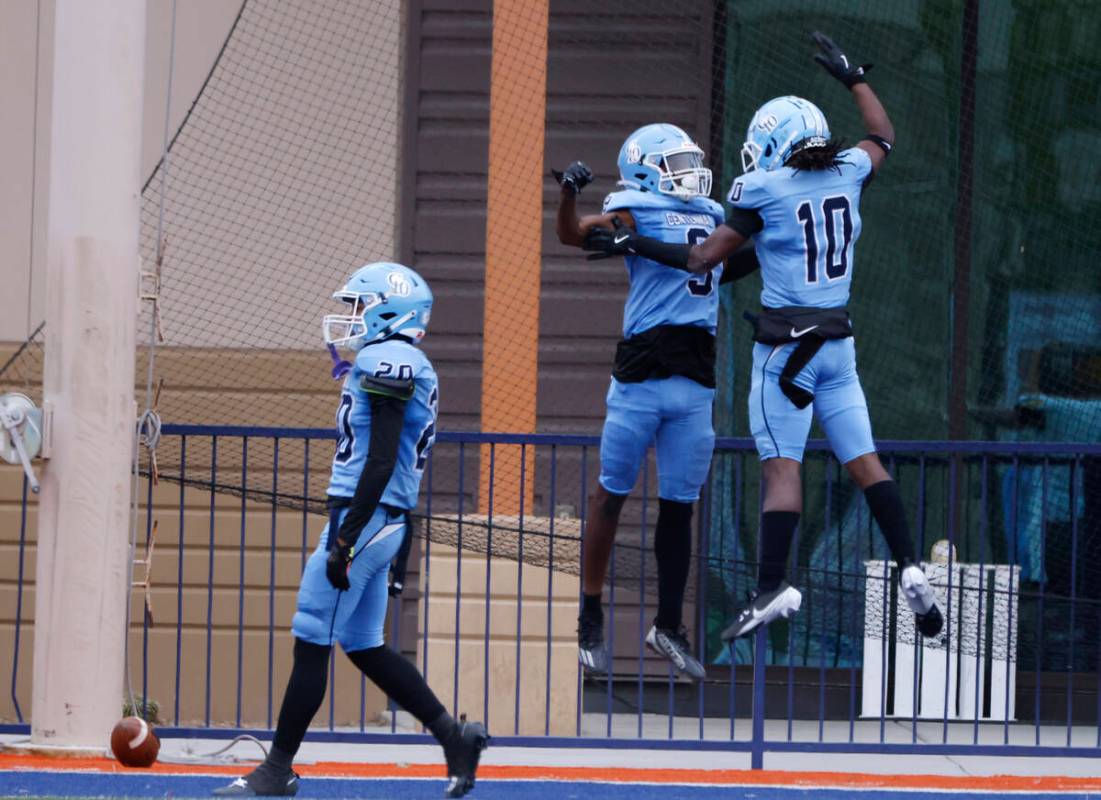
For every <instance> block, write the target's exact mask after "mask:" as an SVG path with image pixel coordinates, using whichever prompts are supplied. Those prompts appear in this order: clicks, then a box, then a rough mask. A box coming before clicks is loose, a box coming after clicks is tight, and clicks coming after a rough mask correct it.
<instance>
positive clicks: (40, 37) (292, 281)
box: [0, 0, 402, 348]
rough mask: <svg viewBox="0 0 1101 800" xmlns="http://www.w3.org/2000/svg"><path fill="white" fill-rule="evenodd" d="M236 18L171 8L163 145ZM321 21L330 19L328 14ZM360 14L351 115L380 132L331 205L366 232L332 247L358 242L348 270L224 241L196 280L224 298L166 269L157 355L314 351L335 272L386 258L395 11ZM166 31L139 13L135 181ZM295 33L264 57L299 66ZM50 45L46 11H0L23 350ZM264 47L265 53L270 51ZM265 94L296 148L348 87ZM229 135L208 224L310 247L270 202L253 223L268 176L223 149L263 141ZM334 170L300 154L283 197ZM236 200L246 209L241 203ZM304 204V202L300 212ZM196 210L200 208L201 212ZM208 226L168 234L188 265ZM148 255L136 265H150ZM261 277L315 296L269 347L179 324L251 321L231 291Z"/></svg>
mask: <svg viewBox="0 0 1101 800" xmlns="http://www.w3.org/2000/svg"><path fill="white" fill-rule="evenodd" d="M255 5H256V8H257V12H258V13H259V12H263V13H264V14H267V15H269V16H270V17H271V18H272V19H278V15H277V14H275V13H273V12H272V11H271V9H272V8H275V7H277V6H276V5H273V3H272V2H271V1H270V0H262V1H261V2H257V3H256V4H255ZM288 5H289V6H291V7H294V11H293V12H288V14H287V16H288V17H293V15H294V14H299V15H301V14H302V13H306V12H308V11H309V7H310V3H309V0H297V2H290V3H288ZM327 5H329V6H331V8H330V10H329V13H330V14H333V13H339V8H340V5H339V3H337V4H335V5H334V4H333V3H328V4H327ZM239 8H240V2H239V0H178V2H177V6H176V38H175V55H174V68H173V75H172V97H171V103H170V119H169V123H168V125H167V129H168V136H169V138H171V136H172V135H173V134H174V133H175V132H176V130H177V128H178V127H179V124H180V122H181V121H182V120H183V119H184V117H185V115H186V114H187V112H188V109H189V108H190V106H191V104H192V102H193V101H194V99H195V97H196V95H197V93H198V92H199V90H200V88H201V86H202V84H203V81H204V80H205V79H206V77H207V75H208V73H209V72H210V68H211V66H212V65H213V64H214V61H215V59H216V58H217V55H218V53H219V51H220V49H221V47H222V45H223V42H224V41H225V38H226V35H227V33H228V32H229V30H230V28H231V26H232V24H233V21H234V19H235V18H236V16H237V12H238V9H239ZM333 8H335V9H337V10H338V11H337V12H333V11H332V9H333ZM371 14H372V15H373V16H374V17H377V25H376V26H375V28H376V29H377V30H378V31H379V35H378V38H377V39H376V40H374V41H371V42H366V43H365V47H364V52H363V53H360V54H358V55H359V57H360V58H359V60H358V61H357V62H356V65H355V69H356V71H357V72H358V73H359V75H360V76H361V77H368V78H369V80H365V81H363V82H362V85H361V86H359V87H358V88H357V91H359V92H360V94H359V95H358V96H357V97H356V101H357V107H358V108H366V109H370V112H371V115H372V116H373V117H374V118H376V119H378V120H383V121H385V124H380V125H379V126H378V127H377V128H374V129H372V130H371V131H370V136H369V144H370V152H371V163H370V164H368V165H366V166H367V167H368V170H367V174H368V175H369V179H368V180H360V179H357V180H355V181H353V182H351V184H350V185H349V186H346V187H338V191H334V192H333V194H334V195H339V196H341V201H340V202H341V203H342V206H341V208H342V209H343V211H344V212H345V214H344V216H345V217H348V218H354V219H357V220H362V221H363V222H364V223H365V225H364V227H365V230H364V231H362V232H361V231H342V232H340V235H346V236H349V237H350V238H354V237H356V236H360V237H361V238H362V247H360V248H352V252H349V254H348V256H347V257H338V258H337V259H336V260H337V261H339V262H340V263H334V264H317V263H310V262H309V261H308V260H305V259H302V260H299V261H285V262H279V263H277V264H273V262H272V259H271V258H270V256H268V254H266V253H260V252H257V251H255V250H251V251H250V250H249V249H248V247H247V246H243V247H237V239H238V237H231V238H230V239H229V240H228V242H226V243H224V244H222V245H221V246H220V247H219V248H218V252H219V254H220V259H221V261H222V262H223V263H222V264H211V263H210V260H209V258H208V257H204V260H203V262H202V264H201V270H202V272H204V273H205V274H206V275H209V276H210V280H211V281H218V280H223V281H225V282H226V284H225V286H218V287H215V288H214V289H213V290H212V289H211V288H210V286H209V285H207V286H203V285H202V283H201V281H198V280H192V277H193V276H192V275H190V274H187V270H188V268H189V265H185V264H179V265H177V267H176V268H177V270H178V272H179V273H180V274H179V275H178V277H177V280H176V281H175V283H173V282H172V281H171V280H168V281H166V286H169V287H171V289H170V292H169V294H168V295H167V296H166V299H165V305H164V308H163V309H162V310H163V314H164V318H165V320H166V326H165V333H166V335H167V336H168V340H169V344H172V345H185V346H186V345H195V344H200V345H203V346H207V347H211V346H214V347H217V346H238V347H240V346H245V347H255V346H265V345H270V346H275V347H310V348H312V347H314V346H316V340H317V328H318V323H317V320H316V319H315V316H317V315H318V314H320V313H321V311H322V309H323V307H324V300H325V298H326V297H327V296H328V294H329V293H330V292H331V291H332V290H333V288H335V287H333V286H331V285H330V284H332V283H334V282H336V281H339V280H340V279H341V278H342V277H343V276H344V275H346V274H347V273H348V272H349V271H350V269H351V268H352V267H354V266H356V264H354V263H343V262H344V261H355V260H357V259H362V260H364V261H365V260H369V259H375V260H378V259H384V258H392V257H394V255H395V253H394V240H395V237H394V230H395V228H396V221H397V205H398V204H397V196H398V189H397V181H398V164H399V163H400V159H399V153H400V143H399V140H400V129H401V126H400V119H401V69H400V64H401V47H402V38H401V29H402V4H401V0H380V1H379V2H377V3H375V4H374V5H373V6H372V9H371ZM360 16H361V17H362V14H360ZM360 24H362V19H360ZM171 29H172V0H149V11H148V34H147V42H146V66H145V112H144V133H143V139H144V143H143V147H142V174H143V176H146V177H147V176H148V175H149V174H150V173H151V171H152V170H153V168H154V167H155V165H156V164H157V161H158V160H159V158H160V156H161V151H162V147H163V144H164V139H165V128H166V126H165V101H166V95H167V89H168V73H169V57H170V53H171ZM294 34H295V31H294V30H293V27H292V26H290V25H288V26H286V27H284V28H283V29H279V28H274V27H273V28H271V29H267V30H265V35H270V36H272V37H274V45H275V47H276V49H278V47H279V46H280V44H281V42H280V39H279V37H283V42H284V43H285V44H286V49H287V52H291V53H295V54H296V55H297V53H298V50H299V49H300V48H301V46H302V43H301V42H299V41H296V40H295V39H294ZM52 43H53V0H0V96H2V97H4V106H5V107H4V112H3V120H4V124H3V125H0V175H3V178H4V179H3V181H2V182H0V275H2V276H3V291H0V342H14V341H20V340H23V339H25V338H26V337H27V335H28V334H29V333H30V332H31V331H32V330H33V329H34V327H35V326H37V325H38V323H39V322H41V320H42V319H43V317H44V309H43V304H44V301H45V297H44V295H45V292H44V287H45V268H44V264H45V260H44V253H45V246H44V245H45V233H46V231H45V221H46V210H47V204H48V197H47V176H48V171H49V148H48V145H49V126H50V113H49V109H50V82H51V75H52V59H53V48H52ZM271 44H272V43H271V42H267V43H266V45H268V46H270V45H271ZM245 55H246V56H247V53H246V54H245ZM258 73H259V74H260V78H258V80H263V79H266V77H265V76H264V75H263V73H264V69H263V68H261V69H260V70H258ZM267 88H269V89H272V90H273V91H275V92H277V94H276V95H275V96H277V97H278V98H279V100H280V101H285V100H287V99H288V96H289V97H290V103H291V107H290V108H289V109H282V110H283V111H285V112H287V113H288V114H292V115H293V114H295V113H296V112H297V113H299V114H300V117H301V121H298V122H296V123H295V124H299V125H301V126H302V129H303V132H302V135H303V137H304V139H306V140H311V139H313V138H315V136H316V135H317V134H316V131H315V130H314V129H312V128H311V127H310V126H311V125H316V126H319V129H322V130H323V129H324V127H325V126H332V125H333V123H332V122H331V121H325V120H323V119H322V118H321V117H320V116H319V115H318V114H317V113H316V111H317V109H318V108H331V109H335V110H339V109H340V108H341V103H345V104H346V103H347V102H348V98H347V97H346V96H343V95H340V94H339V92H340V91H341V90H342V89H343V90H345V91H346V89H347V86H345V87H342V89H341V87H332V91H333V92H334V95H333V97H331V98H330V97H325V96H324V92H325V89H326V88H327V87H326V86H321V87H317V86H314V87H310V90H309V92H308V94H305V95H303V96H301V97H295V96H293V88H294V87H293V86H292V87H290V89H289V90H288V91H284V87H280V86H276V87H267ZM295 104H298V105H295ZM237 122H238V123H240V124H239V125H238V126H236V128H235V130H234V131H233V132H232V134H230V135H227V136H225V139H224V143H223V145H224V148H225V149H224V151H222V152H221V153H220V156H224V159H223V158H220V159H219V163H218V164H217V165H214V167H213V169H214V171H215V172H216V173H219V174H220V175H221V178H222V180H221V181H220V182H219V188H218V191H219V192H221V193H223V194H222V196H221V197H220V198H219V199H220V200H221V201H222V202H221V203H219V207H220V209H222V210H221V211H220V212H219V215H218V217H217V218H216V219H215V220H214V221H216V222H217V223H220V224H222V225H226V226H229V227H233V228H235V229H237V230H245V229H248V230H251V231H252V232H253V234H254V237H253V239H252V241H253V242H256V241H260V242H264V241H268V242H271V241H273V240H277V239H280V238H282V239H283V240H285V241H288V242H294V241H302V240H305V239H308V238H309V237H310V236H311V235H312V234H315V231H314V230H313V229H314V227H315V224H316V222H315V220H303V219H300V218H299V216H298V215H296V214H292V215H290V216H287V214H286V209H287V205H288V202H289V203H290V205H291V206H293V205H294V198H293V196H287V195H286V194H284V195H283V196H271V197H270V200H271V201H272V207H271V209H270V210H261V211H260V212H257V209H256V208H255V198H256V194H255V193H254V192H250V191H249V190H251V189H253V188H255V187H257V186H261V187H263V186H265V185H266V182H267V179H268V178H269V177H270V176H268V175H266V174H265V175H261V176H257V175H256V174H254V173H252V174H250V173H248V169H249V168H251V169H253V170H254V171H255V170H256V169H257V166H256V162H255V160H253V161H252V163H251V166H250V167H248V166H246V167H242V166H241V165H242V164H248V162H249V159H244V158H238V157H237V156H238V155H239V154H238V153H237V152H235V150H236V149H239V148H247V146H248V143H249V142H250V141H253V140H255V139H256V136H254V135H252V134H251V133H250V128H249V126H250V125H253V126H257V127H256V130H257V131H266V130H267V128H268V127H269V126H270V121H268V120H261V119H256V118H255V115H251V117H250V115H249V114H248V113H247V112H246V111H242V117H241V119H240V120H237ZM276 155H279V154H278V153H276ZM327 159H328V160H327ZM346 164H347V160H346V159H344V160H341V159H340V158H339V157H338V156H337V155H335V154H331V153H329V151H328V150H325V149H323V150H320V151H318V152H314V153H309V154H308V156H307V157H294V156H291V155H288V156H287V158H286V159H285V160H284V161H283V164H282V168H283V169H284V170H285V172H286V174H285V175H284V178H285V181H284V183H283V185H285V186H302V187H305V188H306V189H307V190H308V191H314V190H309V187H308V186H307V184H308V183H309V182H308V181H306V180H303V179H302V178H301V177H300V176H299V175H298V174H297V172H296V171H298V172H301V171H303V170H305V173H304V174H313V175H322V174H324V175H330V174H341V173H342V172H343V171H344V170H346V169H347V166H346ZM206 179H207V176H205V175H203V176H201V177H200V180H206ZM235 191H236V192H239V193H240V197H235V196H234V194H233V192H235ZM172 192H173V186H172V183H171V181H170V183H169V187H168V199H167V209H168V219H169V224H170V226H171V222H172V212H173V208H174V198H173V194H172ZM178 199H179V198H177V200H178ZM242 199H243V200H246V201H248V202H247V203H245V202H239V201H240V200H242ZM315 200H316V198H313V197H311V198H310V201H311V202H312V201H315ZM198 205H199V206H200V207H201V205H202V203H201V202H200V203H199V204H198ZM177 206H178V203H177ZM226 209H229V212H228V213H229V214H238V215H239V216H235V217H227V212H226ZM349 209H351V211H350V212H349ZM192 219H193V218H192ZM210 223H211V220H199V221H198V222H193V223H192V230H190V231H184V230H182V229H181V228H179V227H178V226H177V227H176V228H175V229H174V230H172V233H173V234H174V237H175V242H176V253H177V255H183V254H184V253H185V252H186V250H187V248H188V242H187V241H186V239H187V238H188V237H193V238H194V239H196V240H198V241H205V240H208V239H209V237H210V236H211V233H210V231H209V230H205V229H203V227H204V226H206V227H209V225H210ZM296 225H297V226H298V227H297V228H296ZM299 228H300V229H299ZM333 235H334V234H333V232H329V233H327V234H326V236H328V237H330V238H331V237H332V236H333ZM360 250H361V251H362V252H359V251H360ZM171 255H172V254H171V253H170V260H171ZM146 256H147V258H148V256H149V254H148V253H147V254H146ZM190 266H191V267H194V266H195V265H194V264H192V265H190ZM272 266H277V267H278V269H279V272H280V274H281V276H282V280H283V283H284V286H285V287H286V289H287V294H288V296H291V297H312V296H314V295H316V296H317V297H318V303H317V304H316V306H317V307H316V309H315V308H313V306H311V307H310V308H309V309H303V310H302V312H301V314H300V316H301V319H300V320H295V319H290V320H288V324H287V325H286V326H285V327H284V328H283V329H281V330H280V334H282V336H281V339H282V340H281V341H271V339H272V338H273V337H271V336H270V335H269V336H265V337H263V338H262V340H261V341H256V339H255V338H251V337H250V335H249V333H248V332H237V331H234V330H233V329H232V323H228V324H211V325H210V326H209V327H208V328H206V329H202V328H200V327H197V326H195V325H194V324H191V322H192V319H191V315H192V314H193V311H194V307H195V306H197V305H199V306H202V305H205V306H208V307H209V305H210V299H211V296H215V297H217V298H219V300H225V299H226V298H232V300H231V301H230V302H233V301H238V304H239V305H241V308H238V309H234V310H233V312H232V313H230V314H227V318H228V319H232V318H233V317H234V316H236V315H240V316H245V315H247V314H249V313H254V312H255V311H256V309H255V307H254V306H253V307H245V305H246V304H245V298H244V296H243V294H241V293H240V292H238V291H237V290H238V289H239V287H241V286H245V285H252V284H255V283H256V281H257V280H259V279H260V278H262V277H263V276H264V275H265V274H266V273H265V270H269V269H271V267H272ZM172 269H173V265H172V264H171V263H169V265H168V266H167V267H166V274H168V277H169V278H171V277H172V276H171V274H170V273H171V272H172ZM200 277H202V275H200ZM315 312H316V313H315ZM275 338H280V337H275Z"/></svg>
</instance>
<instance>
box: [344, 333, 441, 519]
mask: <svg viewBox="0 0 1101 800" xmlns="http://www.w3.org/2000/svg"><path fill="white" fill-rule="evenodd" d="M364 376H376V377H380V378H398V379H408V378H412V379H413V380H414V381H415V384H416V390H415V393H414V395H413V397H412V399H410V400H409V402H408V404H407V405H406V407H405V423H404V425H403V427H402V431H401V442H400V444H399V445H398V460H397V463H396V464H395V465H394V472H393V475H392V476H391V477H390V482H389V483H388V484H386V490H385V491H384V492H383V494H382V498H381V502H382V503H385V504H386V505H389V506H393V507H395V508H401V509H411V508H413V507H415V506H416V505H417V494H418V492H419V491H420V482H421V475H422V473H423V472H424V466H425V463H426V461H427V458H428V451H429V449H430V448H431V447H432V443H433V441H435V438H436V411H437V408H438V407H439V396H440V394H439V382H438V381H437V379H436V371H435V370H434V369H433V368H432V364H431V362H430V361H429V360H428V357H427V356H426V355H425V354H424V353H423V352H422V351H421V350H420V349H418V348H417V347H414V346H413V345H411V344H408V343H406V342H402V341H400V340H397V339H389V340H387V341H384V342H379V343H378V344H371V345H367V346H366V347H364V348H363V349H362V350H360V351H359V353H358V354H357V355H356V360H355V365H354V366H353V368H352V370H351V371H350V372H349V373H348V375H347V377H345V379H344V391H343V392H342V393H341V395H340V407H339V408H338V409H337V412H336V428H337V433H338V435H339V437H340V438H339V440H338V442H337V447H336V454H335V455H334V456H333V473H332V478H331V479H330V480H329V494H330V495H332V496H334V497H351V496H352V495H354V494H355V490H356V484H358V483H359V476H360V474H361V473H362V472H363V467H364V464H365V463H366V461H367V448H368V444H369V442H370V439H371V404H370V401H369V400H368V397H367V393H366V392H365V391H364V390H363V388H362V386H361V385H360V384H361V381H362V379H363V378H364Z"/></svg>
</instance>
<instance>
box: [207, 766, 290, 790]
mask: <svg viewBox="0 0 1101 800" xmlns="http://www.w3.org/2000/svg"><path fill="white" fill-rule="evenodd" d="M295 794H298V774H297V773H296V772H294V771H293V770H289V769H288V770H287V771H286V772H285V773H284V772H281V771H279V770H276V769H275V768H273V767H271V766H269V765H267V764H261V765H260V766H258V767H257V768H256V769H254V770H253V771H252V772H250V773H249V774H248V775H245V776H243V777H240V778H237V779H236V780H235V781H233V783H231V784H229V786H223V787H222V788H220V789H215V790H214V796H215V797H292V796H293V795H295Z"/></svg>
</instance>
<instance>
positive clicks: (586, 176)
mask: <svg viewBox="0 0 1101 800" xmlns="http://www.w3.org/2000/svg"><path fill="white" fill-rule="evenodd" d="M551 175H553V176H554V179H555V180H556V181H558V182H559V183H560V184H562V188H564V189H567V190H569V192H570V193H571V194H573V195H578V194H581V190H582V189H584V188H585V187H586V186H588V185H589V184H590V183H592V182H593V171H592V170H591V169H589V167H588V166H587V165H586V164H585V162H584V161H575V162H573V163H572V164H570V165H569V166H568V167H566V170H565V171H564V172H559V171H558V170H556V169H552V170H551Z"/></svg>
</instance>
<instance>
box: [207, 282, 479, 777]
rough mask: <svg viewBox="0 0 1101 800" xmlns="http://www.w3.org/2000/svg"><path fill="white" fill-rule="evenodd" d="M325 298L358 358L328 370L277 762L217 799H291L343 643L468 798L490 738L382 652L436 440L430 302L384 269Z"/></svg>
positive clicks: (404, 663) (343, 340)
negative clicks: (330, 434) (329, 408)
mask: <svg viewBox="0 0 1101 800" xmlns="http://www.w3.org/2000/svg"><path fill="white" fill-rule="evenodd" d="M333 296H334V297H335V298H336V299H338V300H340V301H342V302H344V303H346V304H347V311H346V313H344V314H329V315H328V316H326V317H325V320H324V336H325V341H326V343H327V344H328V345H329V347H330V350H331V352H332V353H333V354H334V356H335V354H336V352H337V351H336V349H335V348H337V347H342V348H346V349H348V350H351V351H353V352H355V362H354V364H348V363H347V362H341V363H340V364H338V366H337V369H336V370H334V376H339V375H342V376H343V378H344V382H343V391H342V392H341V398H340V405H339V407H338V410H337V415H336V419H337V433H338V435H339V439H338V441H337V446H336V454H335V456H334V458H333V468H332V477H331V480H330V482H329V490H328V510H329V524H328V525H327V526H326V527H325V529H324V530H323V531H322V533H321V538H320V541H319V542H318V545H317V549H316V550H315V551H314V552H313V554H312V555H311V556H310V558H309V560H308V561H307V562H306V568H305V570H304V571H303V574H302V583H301V586H300V587H299V590H298V606H297V611H296V613H295V615H294V621H293V623H292V625H291V630H292V632H293V634H294V640H295V641H294V666H293V668H292V670H291V676H290V680H289V682H288V684H287V690H286V693H285V694H284V697H283V705H282V708H281V709H280V712H279V722H278V725H277V727H276V729H275V736H274V738H273V740H272V747H271V750H270V751H269V752H268V755H267V758H266V759H265V760H264V762H263V763H262V764H260V766H258V767H257V768H256V769H254V770H253V771H252V772H250V773H248V774H247V775H244V776H242V777H240V778H237V779H236V780H235V781H233V783H231V784H229V785H228V786H225V787H223V788H221V789H218V790H216V791H215V792H214V793H215V794H216V795H219V796H231V797H232V796H255V795H261V796H270V795H284V796H285V795H293V794H295V793H296V792H297V791H298V776H297V775H296V774H295V773H294V771H293V769H292V768H291V767H292V764H293V761H294V756H295V754H296V753H297V751H298V748H299V745H300V744H301V743H302V738H303V736H305V733H306V729H307V727H308V726H309V724H310V720H312V719H313V716H314V715H315V714H316V713H317V710H318V709H319V708H320V706H321V702H322V699H323V697H324V696H325V688H326V686H325V685H326V678H327V675H328V672H329V657H330V655H331V652H332V647H333V644H334V642H339V644H340V645H341V647H342V648H343V650H344V652H345V653H346V654H347V656H348V658H349V659H350V660H351V661H352V663H353V664H355V665H356V667H358V668H359V669H360V671H362V672H363V674H364V675H366V676H367V677H368V678H369V679H370V680H372V681H373V682H374V683H375V684H376V685H378V687H379V688H380V689H382V690H383V691H384V692H386V694H387V695H388V696H389V697H390V698H392V699H393V700H394V701H395V702H397V703H398V704H399V705H401V706H402V707H403V708H404V709H405V710H406V711H408V712H409V713H410V714H412V715H413V716H414V717H415V718H416V719H417V720H418V721H420V723H421V724H422V725H424V726H425V727H426V728H428V730H430V731H431V732H432V733H433V735H434V736H435V737H436V739H437V740H438V741H439V743H440V744H441V745H442V746H443V750H444V756H445V758H446V761H447V772H448V777H449V783H448V786H447V789H446V794H445V796H446V797H462V796H464V795H465V794H467V792H469V791H470V789H471V788H472V787H473V786H474V776H475V772H476V770H477V766H478V760H479V755H480V753H481V751H482V750H483V749H484V748H485V746H486V743H487V740H488V734H487V733H486V729H485V726H483V725H481V724H480V723H468V722H466V719H465V717H461V718H460V719H459V720H458V721H456V720H455V719H453V718H452V717H451V715H450V714H448V713H447V711H446V709H445V708H444V707H443V705H442V704H441V703H440V701H439V699H438V698H437V697H436V695H435V694H434V693H433V692H432V689H431V688H429V686H428V684H427V683H426V682H425V680H424V678H423V676H421V674H420V673H419V672H418V671H417V669H416V667H414V666H413V664H412V663H410V662H409V661H408V660H407V659H406V658H405V657H404V656H402V655H401V654H400V653H398V652H396V651H394V650H392V649H390V648H388V647H387V646H386V645H385V643H384V640H383V629H384V627H385V620H386V607H387V601H388V596H389V594H392V593H394V594H396V593H397V592H400V582H401V579H402V576H403V574H404V558H405V556H406V555H408V542H409V537H410V536H411V533H412V532H411V530H410V521H409V511H410V510H411V509H413V508H414V507H415V506H416V504H417V494H418V492H419V490H420V481H421V474H422V472H423V470H424V467H425V462H426V460H427V456H428V451H429V449H430V448H431V447H432V442H433V439H434V438H435V432H436V427H435V426H436V407H437V402H438V400H439V385H438V382H437V380H436V372H435V370H433V369H432V364H431V363H430V362H429V360H428V358H427V356H425V355H424V353H423V352H421V351H420V350H419V349H418V348H417V347H416V345H417V344H419V343H420V341H421V339H422V338H423V337H424V334H425V330H426V328H427V326H428V321H429V316H430V314H431V310H432V292H431V291H430V290H429V288H428V284H427V283H426V282H425V280H424V279H423V278H422V277H421V276H420V275H418V274H417V273H416V272H414V271H413V270H411V269H409V268H408V267H405V266H402V265H401V264H392V263H385V262H383V263H375V264H368V265H367V266H365V267H361V268H360V269H358V270H357V271H356V272H355V274H353V275H352V277H351V278H350V279H349V280H348V282H347V283H346V284H345V285H344V286H343V287H342V288H341V289H340V290H339V291H337V292H336V293H335V294H334V295H333ZM392 564H393V565H394V579H393V580H392V581H390V585H389V587H388V585H387V584H388V580H387V577H388V573H390V572H391V565H392Z"/></svg>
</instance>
